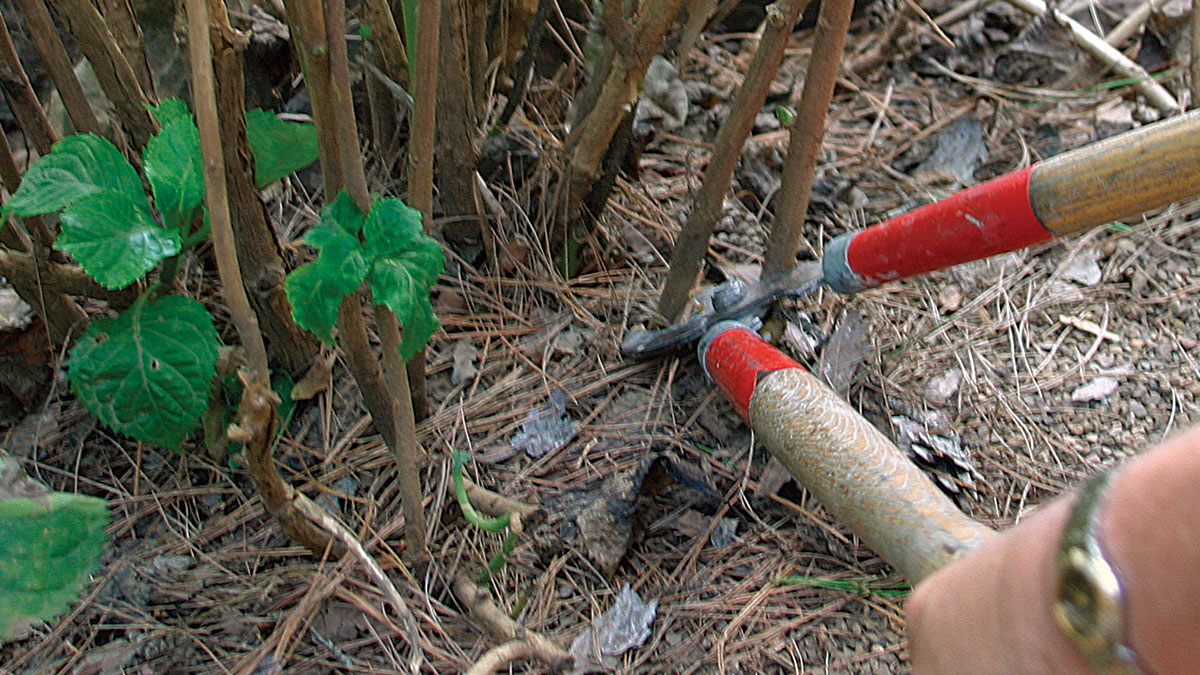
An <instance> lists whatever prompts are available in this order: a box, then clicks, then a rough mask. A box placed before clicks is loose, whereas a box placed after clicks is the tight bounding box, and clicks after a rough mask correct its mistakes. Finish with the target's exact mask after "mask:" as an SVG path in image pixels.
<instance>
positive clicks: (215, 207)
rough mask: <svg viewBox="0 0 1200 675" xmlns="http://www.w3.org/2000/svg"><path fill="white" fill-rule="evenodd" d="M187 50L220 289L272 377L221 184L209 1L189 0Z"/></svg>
mask: <svg viewBox="0 0 1200 675" xmlns="http://www.w3.org/2000/svg"><path fill="white" fill-rule="evenodd" d="M187 18H188V37H189V39H188V56H189V58H190V59H191V66H192V98H193V99H194V101H193V106H194V108H195V111H194V112H195V115H196V127H197V128H198V129H199V131H200V154H201V156H202V157H203V158H204V188H205V189H204V201H205V205H206V206H207V207H208V217H209V220H210V222H211V224H212V235H211V236H212V243H213V252H214V255H215V257H216V259H217V272H218V274H219V275H220V277H221V293H222V295H224V296H225V303H226V305H228V307H229V314H230V318H231V319H232V320H233V324H234V326H235V327H236V328H237V332H238V337H239V338H240V339H241V341H242V346H243V347H245V349H246V356H247V362H248V363H249V365H250V368H251V370H253V371H254V376H255V378H256V379H258V380H259V381H260V382H267V381H269V380H270V378H271V374H270V370H269V366H268V365H267V346H266V344H265V343H264V342H263V337H262V333H261V332H259V330H258V318H257V317H256V316H255V315H254V312H253V311H252V310H251V309H250V299H249V298H248V297H247V296H246V289H245V287H243V286H242V276H241V274H240V273H239V265H238V250H237V245H236V244H235V243H234V239H233V222H232V219H231V218H230V217H229V189H228V187H227V186H226V185H225V155H224V153H223V152H222V150H221V145H222V144H221V123H220V119H219V116H218V113H217V90H216V83H215V82H214V80H213V67H212V43H211V42H209V39H208V25H209V21H208V6H207V5H206V4H205V0H187Z"/></svg>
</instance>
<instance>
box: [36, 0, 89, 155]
mask: <svg viewBox="0 0 1200 675" xmlns="http://www.w3.org/2000/svg"><path fill="white" fill-rule="evenodd" d="M16 3H17V6H18V7H19V8H20V9H21V15H22V16H23V17H24V18H25V25H26V26H28V27H29V35H30V37H31V38H33V46H34V49H36V50H37V53H38V56H40V57H41V59H42V63H43V64H44V65H45V67H46V73H47V74H49V75H50V79H51V80H53V81H54V87H55V88H56V89H58V95H59V96H60V97H61V98H62V103H63V108H65V109H66V111H67V116H68V117H70V118H71V124H72V125H73V126H74V127H75V131H77V132H80V133H91V134H99V133H101V131H100V122H99V121H98V120H97V119H96V114H95V113H94V112H93V111H92V106H91V104H90V103H88V100H87V95H86V94H84V93H83V86H82V85H81V84H79V78H78V77H76V76H75V69H74V68H72V67H71V60H70V58H69V57H68V56H67V50H66V48H65V47H63V43H62V38H61V37H60V36H59V34H58V27H57V26H55V25H54V20H53V19H52V18H51V17H50V10H48V9H46V3H45V2H43V0H16Z"/></svg>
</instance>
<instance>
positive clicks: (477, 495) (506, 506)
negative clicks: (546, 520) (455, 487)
mask: <svg viewBox="0 0 1200 675" xmlns="http://www.w3.org/2000/svg"><path fill="white" fill-rule="evenodd" d="M463 487H464V488H466V490H467V497H468V498H470V500H471V504H472V505H473V506H475V508H477V509H479V510H480V511H483V512H484V513H486V514H488V515H489V516H492V517H493V518H498V517H500V516H503V515H505V514H510V515H513V516H519V517H520V518H529V517H530V516H532V515H533V514H535V513H537V512H538V511H540V510H541V508H542V507H540V506H534V505H533V504H526V503H524V502H519V501H517V500H515V499H512V498H511V497H505V496H504V495H502V494H498V493H496V492H492V491H491V490H489V489H487V488H485V487H483V486H481V485H478V484H476V483H474V482H473V481H472V480H471V479H470V478H467V477H466V476H463Z"/></svg>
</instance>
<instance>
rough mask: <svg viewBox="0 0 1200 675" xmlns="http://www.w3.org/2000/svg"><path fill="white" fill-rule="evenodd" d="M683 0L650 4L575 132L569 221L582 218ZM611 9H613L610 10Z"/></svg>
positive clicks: (612, 5) (609, 6)
mask: <svg viewBox="0 0 1200 675" xmlns="http://www.w3.org/2000/svg"><path fill="white" fill-rule="evenodd" d="M682 4H683V0H655V1H654V2H645V3H643V7H641V10H640V13H639V15H640V16H641V20H640V21H639V22H638V23H637V25H636V26H635V27H634V28H633V29H632V30H631V34H632V40H633V49H632V50H631V51H629V52H625V53H620V52H619V51H617V52H614V53H613V57H612V64H611V68H610V69H609V71H608V73H607V76H606V77H605V79H604V83H603V85H602V86H601V87H600V90H599V94H598V95H597V96H596V102H595V105H593V106H592V107H591V108H590V109H589V110H588V111H587V113H586V115H584V116H583V117H582V119H580V120H579V121H578V123H577V124H576V125H575V127H574V128H573V129H572V130H571V136H570V138H568V140H567V142H566V145H567V147H568V148H569V151H570V153H571V174H570V182H569V190H568V201H567V209H566V214H567V223H575V222H578V221H579V217H580V214H581V212H582V209H583V208H584V200H585V198H586V197H587V196H588V193H589V192H590V191H591V188H592V185H593V183H595V182H596V180H597V179H598V178H599V177H600V173H601V170H602V168H603V163H604V156H605V154H606V153H607V151H608V146H609V143H610V142H611V141H612V139H613V135H614V134H616V132H617V128H618V127H619V126H620V125H621V121H622V120H623V119H624V118H625V115H626V113H627V112H628V110H629V107H630V106H631V105H633V102H634V101H635V100H636V99H637V95H638V91H639V89H640V85H641V82H642V78H643V77H644V76H645V75H646V68H648V67H649V65H650V61H651V59H653V58H654V56H655V55H656V54H658V52H659V51H660V50H661V48H662V45H663V38H664V37H665V36H666V34H667V30H668V29H669V28H670V27H671V24H672V22H674V20H675V17H676V16H677V15H678V14H679V8H680V6H681V5H682ZM621 6H622V3H608V4H606V5H605V12H604V13H605V15H610V14H615V13H616V12H620V11H621V10H620V7H621ZM609 10H612V11H609Z"/></svg>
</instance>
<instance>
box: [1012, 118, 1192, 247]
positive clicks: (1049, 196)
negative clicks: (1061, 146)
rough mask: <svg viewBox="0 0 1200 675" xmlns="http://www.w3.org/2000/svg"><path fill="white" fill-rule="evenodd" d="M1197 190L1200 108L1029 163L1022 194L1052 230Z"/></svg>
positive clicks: (1079, 226)
mask: <svg viewBox="0 0 1200 675" xmlns="http://www.w3.org/2000/svg"><path fill="white" fill-rule="evenodd" d="M1197 194H1200V110H1193V111H1191V112H1189V113H1186V114H1183V115H1179V116H1178V117H1172V118H1170V119H1167V120H1164V121H1162V122H1156V123H1154V124H1149V125H1146V126H1144V127H1141V128H1139V129H1135V130H1133V131H1129V132H1126V133H1123V134H1120V135H1118V136H1113V137H1111V138H1106V139H1104V140H1103V141H1100V142H1098V143H1093V144H1091V145H1086V146H1084V147H1082V148H1079V149H1077V150H1072V151H1070V152H1067V153H1064V154H1061V155H1058V156H1057V157H1052V158H1050V159H1048V160H1046V161H1044V162H1042V163H1041V164H1038V165H1037V166H1035V167H1034V168H1033V175H1032V176H1031V177H1030V179H1029V201H1030V203H1032V204H1033V211H1034V213H1036V214H1037V217H1038V219H1039V220H1041V222H1042V225H1044V226H1045V227H1046V229H1047V230H1049V231H1050V232H1051V233H1052V234H1054V235H1055V236H1060V237H1061V236H1062V235H1065V234H1070V233H1071V232H1077V231H1079V230H1083V229H1087V228H1089V227H1095V226H1097V225H1103V224H1104V223H1108V222H1112V221H1113V220H1116V219H1118V218H1125V217H1127V216H1132V215H1136V214H1139V213H1141V212H1143V211H1147V210H1149V209H1153V208H1157V207H1160V206H1166V205H1167V204H1170V203H1171V202H1174V201H1178V200H1180V199H1186V198H1188V197H1193V196H1195V195H1197Z"/></svg>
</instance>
